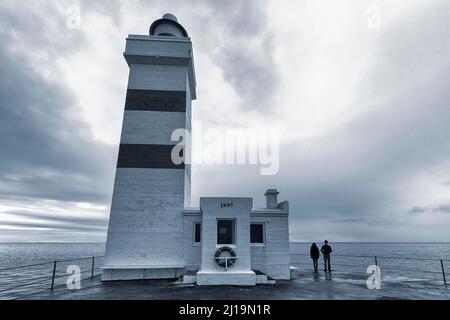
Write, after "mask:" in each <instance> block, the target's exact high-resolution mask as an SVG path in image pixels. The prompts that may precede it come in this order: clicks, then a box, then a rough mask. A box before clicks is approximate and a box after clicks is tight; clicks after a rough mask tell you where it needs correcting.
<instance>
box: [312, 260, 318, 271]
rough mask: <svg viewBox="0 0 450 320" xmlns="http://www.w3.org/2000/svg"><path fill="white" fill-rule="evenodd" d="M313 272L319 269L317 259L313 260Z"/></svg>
mask: <svg viewBox="0 0 450 320" xmlns="http://www.w3.org/2000/svg"><path fill="white" fill-rule="evenodd" d="M313 265H314V271H317V270H318V269H319V259H313Z"/></svg>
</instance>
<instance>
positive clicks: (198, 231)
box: [194, 223, 202, 243]
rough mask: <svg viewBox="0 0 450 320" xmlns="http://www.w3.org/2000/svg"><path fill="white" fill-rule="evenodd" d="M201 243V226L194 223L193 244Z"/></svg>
mask: <svg viewBox="0 0 450 320" xmlns="http://www.w3.org/2000/svg"><path fill="white" fill-rule="evenodd" d="M200 242H202V224H201V223H195V224H194V243H200Z"/></svg>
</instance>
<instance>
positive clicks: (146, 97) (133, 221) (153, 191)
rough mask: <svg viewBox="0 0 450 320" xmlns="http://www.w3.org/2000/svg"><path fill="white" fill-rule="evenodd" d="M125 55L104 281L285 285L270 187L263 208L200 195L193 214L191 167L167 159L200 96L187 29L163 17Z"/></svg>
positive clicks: (277, 211) (282, 243)
mask: <svg viewBox="0 0 450 320" xmlns="http://www.w3.org/2000/svg"><path fill="white" fill-rule="evenodd" d="M124 56H125V59H126V61H127V63H128V65H129V67H130V75H129V82H128V91H127V98H126V102H125V112H124V120H123V128H122V136H121V144H120V150H119V157H118V164H117V171H116V179H115V184H114V193H113V200H112V205H111V215H110V222H109V228H108V236H107V244H106V252H105V261H104V266H103V280H104V281H110V280H133V279H170V278H179V277H180V276H183V275H187V276H186V278H188V277H189V278H190V279H193V280H194V281H196V282H197V284H199V285H221V284H231V285H255V284H256V283H263V282H265V280H266V278H267V276H268V277H271V278H273V279H289V277H290V270H289V222H288V219H289V204H288V202H287V201H285V202H281V203H278V200H277V196H278V191H277V190H274V189H270V190H267V192H266V199H267V205H266V208H262V209H254V208H253V199H251V198H201V199H200V207H199V208H194V209H193V208H190V203H191V202H190V200H191V193H190V189H191V170H190V165H187V164H186V165H185V164H184V163H182V164H180V165H177V164H175V163H174V162H173V161H172V157H171V154H172V152H173V150H174V146H175V144H176V142H173V141H172V140H171V135H172V132H173V131H174V130H176V129H180V128H183V129H187V130H188V131H191V130H192V128H191V123H192V122H191V101H192V100H195V99H196V79H195V69H194V62H193V51H192V43H191V40H190V38H189V37H188V34H187V32H186V30H185V29H184V28H183V27H182V26H181V25H180V24H179V23H178V21H177V20H176V18H175V17H174V16H173V15H170V14H167V15H164V17H163V18H162V19H159V20H157V21H155V22H154V23H153V24H152V26H151V27H150V35H149V36H142V35H130V36H129V37H128V39H127V45H126V50H125V53H124ZM188 144H189V142H188ZM185 156H186V155H185ZM188 208H189V209H188Z"/></svg>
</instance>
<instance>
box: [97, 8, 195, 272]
mask: <svg viewBox="0 0 450 320" xmlns="http://www.w3.org/2000/svg"><path fill="white" fill-rule="evenodd" d="M124 56H125V59H126V61H127V63H128V65H129V68H130V74H129V81H128V91H127V97H126V102H125V112H124V118H123V128H122V136H121V142H120V150H119V157H118V161H117V171H116V179H115V185H114V194H113V200H112V206H111V215H110V222H109V228H108V236H107V244H106V252H105V261H104V267H103V280H129V279H158V278H175V277H178V276H179V275H181V274H182V273H183V271H184V266H185V260H184V257H183V210H184V207H185V206H189V204H190V197H191V194H190V187H191V180H190V176H191V173H190V167H189V166H188V165H185V164H181V165H176V164H174V163H173V161H172V159H171V153H172V150H173V147H174V145H175V144H176V143H177V142H174V141H172V140H171V135H172V133H173V131H174V130H176V129H180V128H186V129H187V130H191V125H190V123H191V101H192V100H195V99H196V91H195V87H196V82H195V71H194V62H193V53H192V43H191V40H190V38H189V37H188V34H187V32H186V30H185V29H184V28H183V26H181V25H180V24H179V23H178V21H177V19H176V17H175V16H173V15H171V14H166V15H164V16H163V18H162V19H159V20H157V21H155V22H154V23H153V24H152V25H151V27H150V35H148V36H143V35H130V36H129V37H128V38H127V42H126V50H125V53H124Z"/></svg>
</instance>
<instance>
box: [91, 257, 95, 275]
mask: <svg viewBox="0 0 450 320" xmlns="http://www.w3.org/2000/svg"><path fill="white" fill-rule="evenodd" d="M94 265H95V257H92V269H91V279H94Z"/></svg>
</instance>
